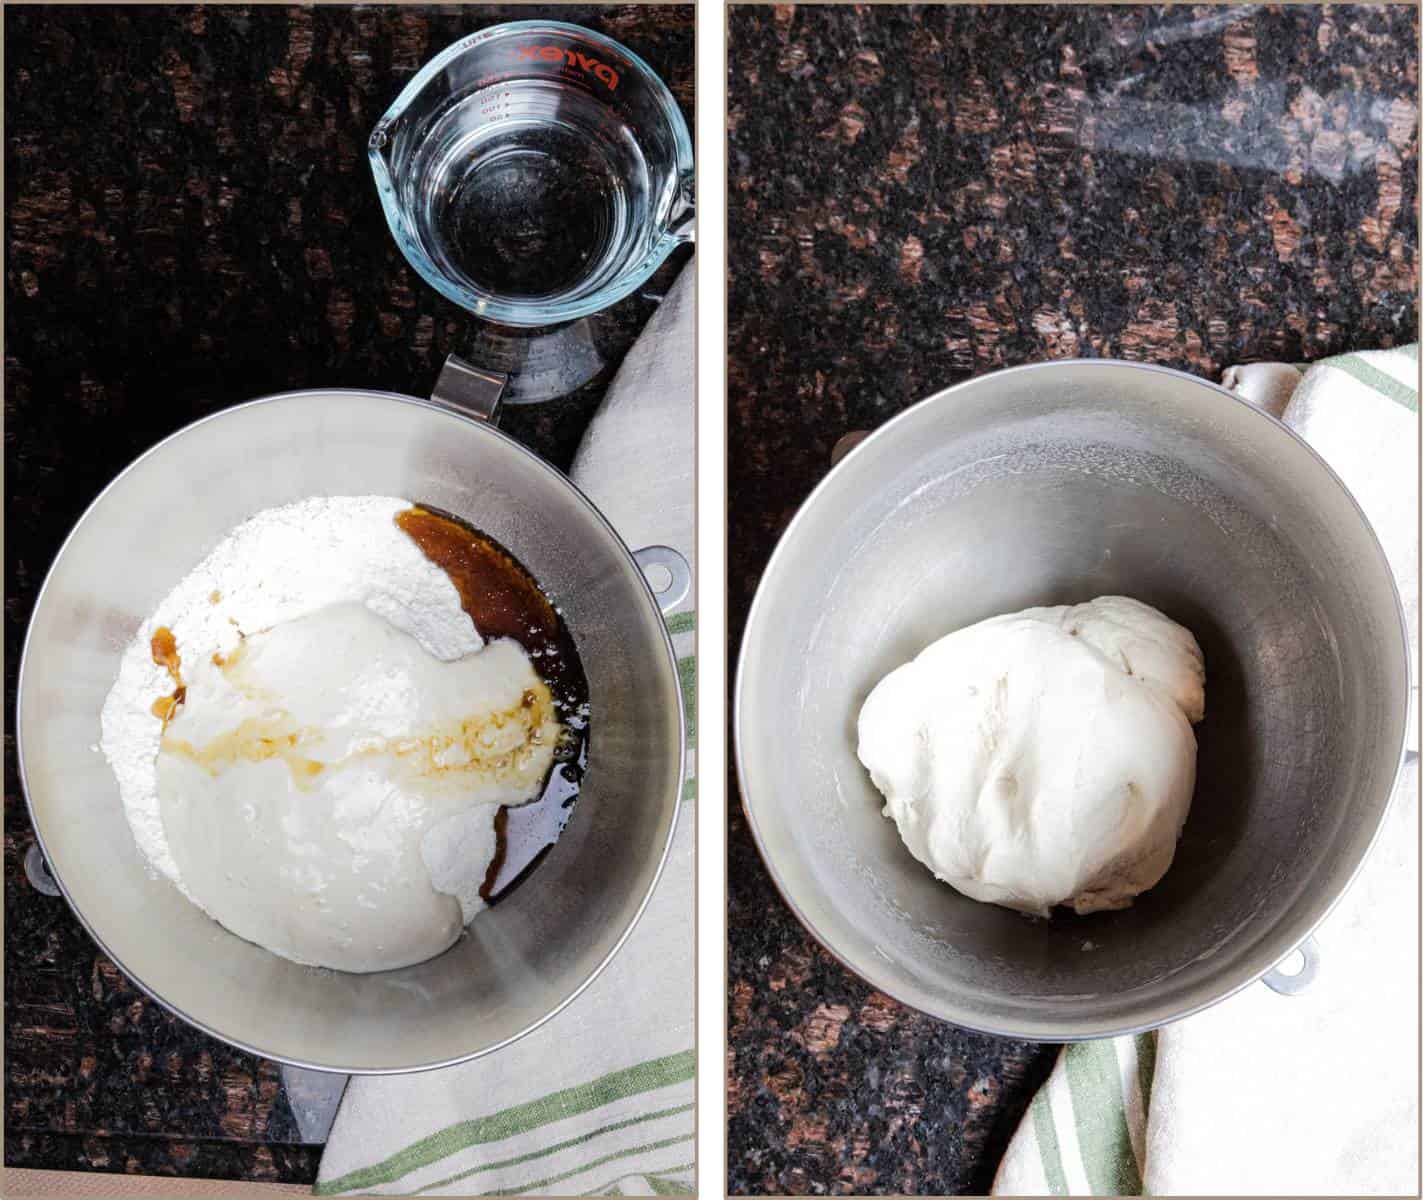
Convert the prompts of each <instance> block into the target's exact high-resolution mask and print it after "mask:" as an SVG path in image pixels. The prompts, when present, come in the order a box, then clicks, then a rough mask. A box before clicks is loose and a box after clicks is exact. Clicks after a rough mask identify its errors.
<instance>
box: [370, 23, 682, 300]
mask: <svg viewBox="0 0 1423 1200" xmlns="http://www.w3.org/2000/svg"><path fill="white" fill-rule="evenodd" d="M368 149H369V154H370V162H371V169H372V171H373V172H374V173H375V178H376V188H377V191H378V192H379V194H380V199H381V204H382V206H383V207H384V209H385V215H386V220H387V221H388V222H389V224H390V228H391V232H392V233H393V234H394V235H395V240H396V242H397V244H398V245H399V246H400V248H401V250H402V252H403V253H404V254H405V257H406V258H407V259H408V260H409V261H410V264H411V265H412V266H413V267H414V268H415V269H416V270H417V271H418V272H419V273H420V275H421V276H422V277H423V278H424V279H425V281H426V282H427V283H429V284H430V285H431V286H432V287H434V288H436V289H438V290H439V291H440V292H441V293H442V294H443V295H444V296H446V297H447V298H448V299H450V300H453V301H454V302H455V303H456V304H459V305H461V306H462V307H464V308H466V309H468V310H469V311H470V312H471V313H474V314H475V315H476V316H480V317H484V318H486V319H488V320H491V321H497V322H499V323H501V324H505V325H515V326H522V327H533V326H545V325H554V324H557V323H560V322H564V321H571V320H574V319H576V318H578V317H583V316H588V315H589V314H591V313H595V312H598V311H600V310H601V309H604V308H606V307H608V306H609V305H611V304H613V303H615V302H616V301H618V300H620V299H622V298H623V297H624V296H626V295H628V294H629V293H630V292H632V291H633V290H635V289H636V288H637V287H638V286H640V285H641V284H642V283H643V282H644V281H645V280H646V279H647V278H648V277H649V276H650V275H652V273H653V272H654V271H656V270H657V268H658V267H659V266H660V265H661V264H662V262H663V260H664V259H666V257H667V256H668V254H670V253H671V252H672V250H673V249H674V248H675V247H676V246H678V245H679V244H681V243H682V242H686V241H690V240H691V238H692V226H693V196H694V191H693V184H694V176H693V171H692V142H691V137H690V136H689V134H688V132H687V126H686V122H685V121H684V120H683V119H682V114H681V112H680V110H679V109H678V108H677V105H676V102H675V101H674V100H673V98H672V94H671V93H670V92H669V91H668V90H667V87H666V85H665V84H664V83H663V82H662V81H661V80H660V79H659V78H658V77H657V76H656V75H655V74H653V72H652V70H651V68H650V67H648V65H647V64H646V63H645V62H643V61H642V59H640V58H638V56H637V55H635V54H633V53H632V51H630V50H628V49H627V48H625V47H623V46H621V45H619V44H618V43H617V42H614V41H613V40H611V39H610V38H606V37H603V36H602V35H601V34H597V33H594V32H593V31H592V30H589V29H584V28H582V27H580V26H577V25H568V24H565V23H563V22H559V21H513V22H510V23H507V24H503V25H496V26H494V27H492V28H489V29H484V30H480V31H479V32H478V33H474V34H471V35H470V36H468V37H466V38H462V39H461V40H460V41H458V42H456V43H455V44H454V45H452V46H450V47H448V48H447V49H446V50H444V51H443V52H442V53H441V54H439V55H438V56H437V57H435V58H434V59H432V60H431V61H430V62H428V63H427V64H426V65H425V66H424V67H423V68H422V69H421V70H420V72H419V73H418V74H417V75H416V76H415V77H414V78H413V79H412V80H411V81H410V82H409V84H407V85H406V87H405V90H404V91H402V92H401V93H400V95H399V97H397V98H396V101H395V103H394V104H392V105H391V107H390V109H389V111H388V112H386V114H385V115H384V116H383V117H382V118H381V119H380V122H379V123H378V124H377V125H376V127H375V129H374V130H373V131H372V133H371V136H370V142H369V147H368Z"/></svg>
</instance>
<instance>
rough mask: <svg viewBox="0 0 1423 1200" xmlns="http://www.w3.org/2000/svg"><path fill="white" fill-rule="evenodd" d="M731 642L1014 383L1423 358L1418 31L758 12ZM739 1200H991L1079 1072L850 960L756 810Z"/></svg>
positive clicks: (743, 916)
mask: <svg viewBox="0 0 1423 1200" xmlns="http://www.w3.org/2000/svg"><path fill="white" fill-rule="evenodd" d="M730 25H731V38H732V41H731V48H730V53H729V70H730V78H729V84H728V87H729V106H730V125H731V130H730V143H729V147H730V149H729V170H730V172H731V179H730V207H729V247H730V292H729V341H730V356H731V360H730V364H729V404H730V414H729V417H730V426H729V428H730V446H729V450H730V455H729V457H730V468H729V479H728V492H729V496H730V509H731V511H730V518H729V530H728V545H729V554H730V564H729V571H730V581H729V586H730V601H731V606H730V621H731V630H732V641H733V650H734V649H735V645H736V643H737V641H738V640H739V636H740V631H741V628H742V626H743V623H744V621H745V616H746V611H747V608H748V606H749V604H750V601H751V597H752V595H753V593H754V591H755V588H756V583H757V579H758V576H759V573H760V571H761V569H762V567H763V565H764V563H765V561H766V559H767V557H768V556H769V554H770V552H771V549H772V547H773V546H774V544H775V541H776V538H777V537H778V535H779V534H780V532H781V530H782V529H784V527H785V526H786V524H787V522H788V521H789V520H790V518H791V516H792V514H793V513H794V511H795V509H796V507H797V506H798V505H799V503H800V502H801V501H802V500H803V499H804V498H805V496H806V495H807V493H808V492H809V491H810V489H811V488H812V487H813V486H814V484H815V483H816V482H817V481H818V480H819V479H820V478H821V477H822V476H823V475H824V474H825V472H826V470H827V469H828V462H829V456H830V451H831V447H832V446H833V445H834V444H835V442H836V441H837V440H838V439H839V438H840V437H841V435H843V434H844V433H846V432H847V431H850V430H854V429H869V428H873V427H874V426H876V425H878V424H880V423H882V422H883V421H884V420H886V419H887V418H888V417H890V416H892V415H894V414H895V413H897V412H899V411H901V410H902V409H904V408H905V407H906V406H907V405H909V404H911V403H913V402H914V401H915V400H918V399H922V398H923V397H925V396H927V395H929V394H930V393H932V392H934V391H937V390H938V389H940V388H943V387H945V386H947V385H949V384H952V383H955V382H957V381H959V380H962V379H965V378H967V377H969V376H971V375H974V374H978V373H981V372H984V371H987V370H991V369H993V368H996V367H1002V366H1010V365H1014V364H1017V363H1023V362H1031V361H1035V360H1040V359H1046V358H1054V357H1073V356H1104V355H1109V356H1114V357H1121V358H1130V359H1139V360H1147V361H1152V362H1157V363H1163V364H1167V365H1170V366H1174V367H1179V368H1182V369H1185V370H1189V371H1194V372H1196V373H1199V374H1201V375H1204V376H1207V377H1216V376H1218V375H1219V372H1220V371H1221V369H1222V368H1223V367H1224V366H1226V365H1228V364H1230V363H1234V362H1247V361H1255V360H1268V359H1284V360H1288V361H1302V360H1305V359H1311V358H1316V357H1320V356H1322V355H1325V354H1330V353H1335V352H1338V351H1343V350H1350V349H1367V348H1370V347H1380V346H1388V345H1394V344H1398V343H1402V342H1406V341H1410V340H1412V339H1413V338H1414V337H1415V336H1416V329H1417V320H1418V313H1417V307H1416V300H1415V298H1416V293H1417V286H1418V274H1417V270H1418V262H1417V260H1418V229H1417V220H1416V211H1417V204H1418V196H1417V188H1416V179H1417V172H1418V134H1417V121H1416V114H1417V106H1418V94H1417V58H1416V49H1415V48H1416V44H1417V37H1418V28H1417V13H1416V10H1415V9H1414V8H1412V7H1403V6H1399V7H1392V8H1363V7H1339V8H1327V9H1321V8H1314V7H1300V8H1291V9H1285V10H1281V9H1265V8H1249V9H1225V8H1184V7H1183V8H1175V9H1171V10H1169V11H1167V10H1164V9H1157V8H1146V7H1135V6H1132V7H1110V8H1109V7H1100V8H1088V7H1073V8H1066V7H1063V8H1057V9H1049V8H1040V9H1029V8H1021V7H999V8H960V7H945V8H917V7H916V8H909V7H904V8H900V7H869V6H865V7H856V8H851V7H833V8H831V7H798V6H793V5H780V6H776V7H774V8H772V7H747V8H739V9H733V10H732V13H731V18H730ZM732 787H733V799H732V811H731V835H730V836H731V850H730V866H729V873H730V888H731V896H730V912H729V925H730V942H731V954H730V962H729V980H730V989H731V995H730V1013H729V1021H730V1047H729V1079H730V1142H729V1152H730V1178H729V1181H728V1184H729V1187H730V1190H731V1191H733V1192H735V1193H741V1194H745V1193H758V1192H759V1193H813V1192H839V1193H854V1192H858V1193H864V1194H869V1193H916V1194H923V1193H962V1192H983V1191H986V1190H987V1189H988V1188H989V1186H990V1185H991V1183H992V1178H993V1173H994V1170H995V1168H996V1166H997V1163H998V1160H999V1158H1000V1157H1001V1154H1002V1151H1003V1149H1004V1147H1005V1145H1006V1143H1007V1140H1008V1138H1009V1136H1010V1135H1011V1133H1012V1131H1013V1129H1014V1128H1015V1127H1016V1124H1017V1121H1018V1119H1019V1117H1020V1116H1021V1114H1022V1112H1023V1110H1024V1107H1025V1105H1026V1103H1027V1101H1028V1100H1029V1098H1030V1097H1031V1095H1032V1093H1033V1091H1034V1089H1035V1088H1036V1086H1037V1085H1038V1083H1039V1082H1040V1081H1041V1080H1042V1079H1043V1078H1044V1077H1045V1075H1046V1072H1047V1071H1048V1070H1049V1069H1050V1066H1051V1063H1052V1061H1053V1057H1054V1053H1055V1052H1054V1051H1053V1050H1052V1048H1050V1047H1043V1046H1035V1045H1031V1044H1024V1043H1016V1042H1009V1041H1003V1040H998V1039H994V1038H990V1037H982V1036H978V1035H975V1034H971V1033H968V1032H965V1031H963V1030H959V1029H956V1028H954V1027H952V1026H949V1025H945V1024H941V1023H939V1022H936V1021H934V1020H931V1019H929V1018H926V1017H923V1016H920V1015H918V1014H916V1013H914V1012H912V1011H909V1010H907V1009H905V1008H903V1007H901V1006H899V1005H898V1004H896V1003H895V1002H893V1001H891V1000H890V999H888V998H887V997H885V996H883V995H880V994H877V993H876V992H874V991H873V990H872V989H870V988H869V987H868V986H866V985H865V984H863V983H862V982H860V981H859V980H857V979H856V978H854V977H853V976H851V975H849V974H848V973H847V972H846V971H845V970H843V969H842V968H841V967H839V966H838V965H837V964H836V963H835V962H834V961H833V960H832V959H830V957H829V956H828V955H827V954H825V953H824V952H823V951H821V950H820V949H819V947H818V946H817V945H816V944H815V943H814V942H813V941H812V940H811V938H810V937H809V935H808V934H806V933H805V931H804V930H803V929H802V928H801V926H800V925H799V924H797V922H796V921H795V919H794V917H792V916H791V915H790V913H789V911H788V910H787V909H786V907H785V906H784V905H783V904H782V902H781V901H780V899H779V897H778V896H777V894H776V892H775V889H774V888H773V887H772V885H771V883H770V881H769V879H768V877H767V874H766V872H765V870H764V869H763V867H762V865H761V862H760V860H759V858H758V856H757V853H756V850H755V848H754V846H753V844H752V841H751V838H750V835H749V833H748V831H747V828H746V823H745V821H744V819H743V817H742V814H741V810H740V807H739V804H738V803H737V801H736V798H735V795H734V787H735V784H734V781H733V783H732Z"/></svg>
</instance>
